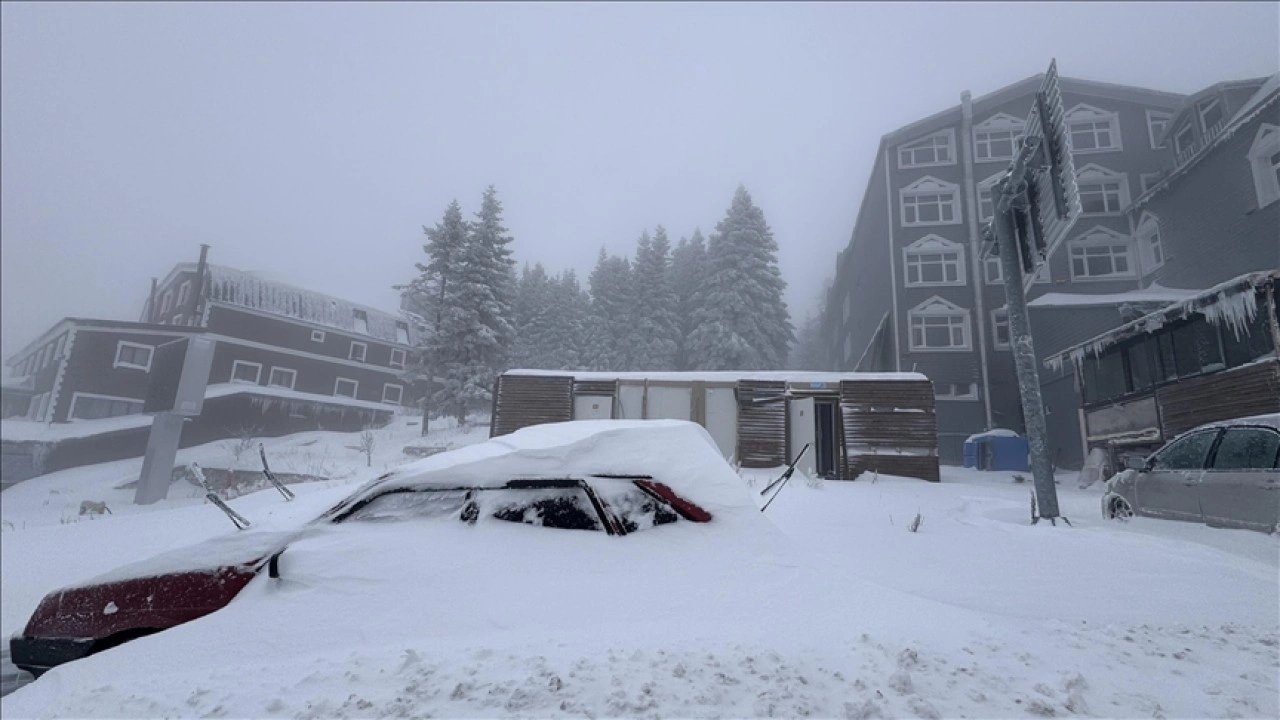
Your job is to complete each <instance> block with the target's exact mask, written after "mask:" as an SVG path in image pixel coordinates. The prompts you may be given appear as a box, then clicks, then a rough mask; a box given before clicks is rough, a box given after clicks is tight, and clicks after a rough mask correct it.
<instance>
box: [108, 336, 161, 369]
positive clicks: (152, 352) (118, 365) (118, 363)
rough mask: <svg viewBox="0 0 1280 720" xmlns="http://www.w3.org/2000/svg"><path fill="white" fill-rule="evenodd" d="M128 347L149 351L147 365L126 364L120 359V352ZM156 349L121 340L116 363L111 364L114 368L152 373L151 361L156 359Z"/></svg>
mask: <svg viewBox="0 0 1280 720" xmlns="http://www.w3.org/2000/svg"><path fill="white" fill-rule="evenodd" d="M126 347H131V348H135V349H138V350H146V351H147V364H146V365H138V364H137V363H131V362H125V361H123V360H121V359H120V351H121V350H122V349H124V348H126ZM155 354H156V348H155V346H154V345H144V344H143V343H136V342H129V341H128V340H119V341H117V342H116V357H115V362H113V363H111V367H112V368H128V369H130V370H141V371H142V372H151V361H152V360H153V359H154V358H155Z"/></svg>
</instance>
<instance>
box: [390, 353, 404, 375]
mask: <svg viewBox="0 0 1280 720" xmlns="http://www.w3.org/2000/svg"><path fill="white" fill-rule="evenodd" d="M397 355H399V357H400V359H399V360H397V359H396V356H397ZM404 361H405V351H404V350H402V349H400V348H391V359H390V360H388V361H387V365H388V366H390V367H393V368H399V369H401V370H403V369H404Z"/></svg>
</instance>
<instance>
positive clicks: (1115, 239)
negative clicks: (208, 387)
mask: <svg viewBox="0 0 1280 720" xmlns="http://www.w3.org/2000/svg"><path fill="white" fill-rule="evenodd" d="M1067 249H1068V254H1069V256H1070V259H1071V279H1072V280H1082V279H1090V280H1094V279H1110V278H1125V277H1133V276H1135V275H1136V272H1135V271H1134V267H1133V245H1132V243H1131V242H1130V240H1129V238H1128V237H1126V236H1124V235H1121V234H1120V233H1117V232H1115V231H1114V230H1110V229H1108V228H1104V227H1101V226H1098V227H1095V228H1094V229H1093V230H1091V231H1089V232H1088V233H1086V234H1085V235H1082V236H1081V237H1078V238H1076V239H1075V240H1072V241H1071V242H1070V243H1068V245H1067Z"/></svg>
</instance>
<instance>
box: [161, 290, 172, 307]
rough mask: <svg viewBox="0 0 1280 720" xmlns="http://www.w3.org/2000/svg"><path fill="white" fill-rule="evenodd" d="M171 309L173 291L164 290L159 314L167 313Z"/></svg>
mask: <svg viewBox="0 0 1280 720" xmlns="http://www.w3.org/2000/svg"><path fill="white" fill-rule="evenodd" d="M171 307H173V291H172V290H166V291H165V292H164V302H162V303H160V312H162V313H167V312H169V308H171Z"/></svg>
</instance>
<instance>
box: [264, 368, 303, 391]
mask: <svg viewBox="0 0 1280 720" xmlns="http://www.w3.org/2000/svg"><path fill="white" fill-rule="evenodd" d="M297 379H298V372H297V371H296V370H291V369H289V368H282V367H273V368H271V374H270V375H268V376H267V385H270V386H271V387H282V388H288V389H290V390H292V389H293V383H294V382H295V381H296V380H297Z"/></svg>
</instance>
